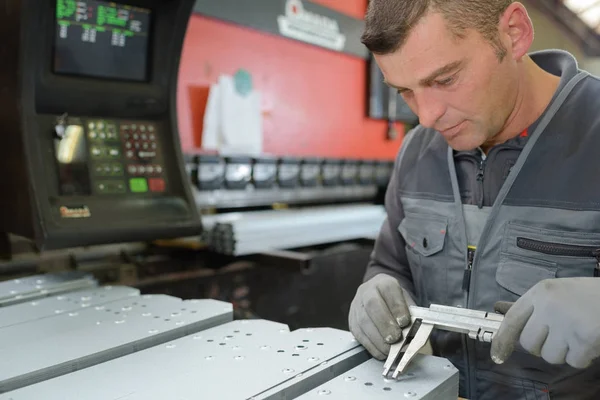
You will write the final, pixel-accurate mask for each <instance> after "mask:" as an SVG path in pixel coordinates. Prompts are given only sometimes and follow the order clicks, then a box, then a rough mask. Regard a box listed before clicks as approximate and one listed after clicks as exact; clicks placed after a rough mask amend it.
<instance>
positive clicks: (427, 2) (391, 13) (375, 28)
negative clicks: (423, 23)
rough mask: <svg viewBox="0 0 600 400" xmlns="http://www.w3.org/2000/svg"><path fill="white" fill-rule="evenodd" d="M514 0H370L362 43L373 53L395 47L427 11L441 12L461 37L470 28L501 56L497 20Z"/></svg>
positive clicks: (454, 32)
mask: <svg viewBox="0 0 600 400" xmlns="http://www.w3.org/2000/svg"><path fill="white" fill-rule="evenodd" d="M513 1H514V0H370V2H369V7H368V9H367V14H366V17H365V24H366V26H365V31H364V33H363V35H362V37H361V41H362V43H363V44H364V45H365V46H367V48H368V49H369V51H371V52H372V53H375V54H387V53H393V52H394V51H396V50H398V49H399V48H400V47H402V45H403V44H404V42H405V41H406V38H407V36H408V35H409V33H410V30H411V29H412V27H414V26H415V25H416V24H417V23H418V22H419V20H420V19H421V18H423V17H424V16H425V15H426V14H427V13H428V12H429V11H433V12H439V13H441V14H442V15H443V16H444V18H445V19H446V21H447V22H448V26H449V28H450V30H451V32H452V33H453V34H454V35H455V36H456V37H459V38H460V37H462V36H463V35H464V32H465V30H467V29H469V28H471V29H474V30H476V31H478V32H479V33H481V35H482V36H483V37H484V38H485V39H486V40H488V41H489V42H490V43H491V44H492V46H493V47H494V49H495V50H496V53H497V55H498V58H500V59H503V58H504V56H505V55H506V49H505V48H504V46H503V45H502V43H500V38H499V36H498V22H499V21H500V16H501V15H502V13H503V12H504V11H506V8H507V7H508V6H509V5H510V4H511V3H513Z"/></svg>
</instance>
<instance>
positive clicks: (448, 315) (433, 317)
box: [383, 304, 504, 379]
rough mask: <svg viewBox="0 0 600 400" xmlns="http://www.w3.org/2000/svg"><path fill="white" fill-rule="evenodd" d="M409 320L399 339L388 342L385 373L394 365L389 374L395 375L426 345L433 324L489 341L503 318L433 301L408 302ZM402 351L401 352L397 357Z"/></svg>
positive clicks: (499, 315) (385, 374) (401, 371)
mask: <svg viewBox="0 0 600 400" xmlns="http://www.w3.org/2000/svg"><path fill="white" fill-rule="evenodd" d="M409 310H410V316H411V323H410V325H409V326H407V327H406V328H404V329H403V330H402V339H401V340H400V341H399V342H398V343H396V344H393V345H392V346H391V349H390V354H389V356H388V358H387V360H386V362H385V364H384V366H383V376H385V377H387V376H388V374H389V373H390V371H391V370H392V368H393V367H394V366H396V363H397V366H396V368H395V370H394V373H393V375H392V377H393V378H394V379H397V378H398V375H400V374H402V373H403V372H404V370H405V369H406V366H407V365H408V363H409V362H410V361H411V360H412V359H413V358H414V356H415V355H416V354H417V353H418V352H419V350H421V348H423V346H425V344H426V343H427V340H429V335H431V331H433V329H434V328H436V329H442V330H445V331H451V332H458V333H465V334H468V335H469V337H470V338H471V339H475V340H479V341H481V342H491V341H492V339H493V338H494V336H495V335H496V332H498V329H499V328H500V324H501V323H502V321H503V320H504V316H503V315H501V314H494V313H488V312H485V311H477V310H468V309H464V308H459V307H449V306H442V305H437V304H432V305H431V306H430V307H429V308H424V307H417V306H410V307H409ZM403 352H404V356H402V358H400V360H398V359H399V357H400V356H401V355H402V353H403Z"/></svg>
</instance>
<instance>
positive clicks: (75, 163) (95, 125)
mask: <svg viewBox="0 0 600 400" xmlns="http://www.w3.org/2000/svg"><path fill="white" fill-rule="evenodd" d="M56 132H57V134H56V136H57V139H56V144H55V154H56V160H57V163H58V167H59V185H60V193H61V195H63V196H68V195H83V196H86V195H118V194H138V195H143V194H161V193H166V192H167V191H168V184H167V174H166V173H165V163H164V160H163V157H162V146H161V145H160V131H159V128H158V127H157V125H156V124H155V123H153V122H151V121H131V120H118V119H103V118H75V117H69V118H67V119H66V120H62V121H60V122H59V123H58V124H57V126H56Z"/></svg>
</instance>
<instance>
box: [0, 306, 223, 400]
mask: <svg viewBox="0 0 600 400" xmlns="http://www.w3.org/2000/svg"><path fill="white" fill-rule="evenodd" d="M232 318H233V307H232V305H231V304H229V303H224V302H221V301H216V300H185V301H184V300H181V299H178V298H175V297H171V296H166V295H145V296H138V297H131V298H127V299H123V300H117V301H114V302H111V303H109V304H104V305H99V306H94V307H87V308H85V309H82V310H78V311H72V312H66V313H61V314H58V315H55V316H53V317H48V318H43V319H38V320H34V321H30V322H25V323H21V324H18V325H13V326H9V327H5V328H3V329H0V393H3V392H6V391H10V390H14V389H17V388H20V387H24V386H27V385H31V384H34V383H37V382H41V381H43V380H46V379H50V378H53V377H57V376H60V375H63V374H66V373H69V372H71V371H77V370H79V369H82V368H87V367H90V366H92V365H96V364H99V363H103V362H106V361H108V360H112V359H114V358H117V357H122V356H124V355H127V354H131V353H134V352H136V351H140V350H143V349H147V348H149V347H152V346H156V345H159V344H162V343H165V342H168V341H171V340H174V339H176V338H180V337H183V336H185V335H189V334H191V333H196V332H199V331H201V330H203V329H207V328H210V327H213V326H216V325H219V324H222V323H225V322H227V321H231V320H232ZM136 368H137V366H136ZM159 368H160V370H161V372H162V373H164V372H165V369H164V368H165V366H164V365H159ZM128 369H131V365H128ZM128 373H129V372H127V373H126V372H125V371H123V374H122V375H119V374H116V375H115V374H113V373H112V372H111V373H109V374H108V375H107V376H110V377H111V379H114V377H116V376H126V375H127V374H128ZM92 387H94V389H93V390H96V389H97V387H96V385H95V384H94V385H92ZM60 397H61V398H63V399H64V398H65V397H64V395H61V396H60ZM67 397H68V396H67ZM86 397H87V396H86ZM86 397H84V398H86ZM37 398H38V399H40V398H48V396H46V395H45V394H44V395H40V396H38V397H37ZM72 398H82V397H81V396H73V397H72Z"/></svg>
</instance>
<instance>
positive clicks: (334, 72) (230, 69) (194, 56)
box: [178, 0, 587, 159]
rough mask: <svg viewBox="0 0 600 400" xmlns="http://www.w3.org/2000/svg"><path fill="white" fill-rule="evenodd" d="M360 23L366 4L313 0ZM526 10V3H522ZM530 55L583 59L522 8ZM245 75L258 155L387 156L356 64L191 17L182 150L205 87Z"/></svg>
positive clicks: (193, 131)
mask: <svg viewBox="0 0 600 400" xmlns="http://www.w3.org/2000/svg"><path fill="white" fill-rule="evenodd" d="M315 2H317V3H320V4H322V5H323V6H326V7H330V8H332V9H335V10H337V11H339V12H342V13H345V14H348V15H350V16H352V17H356V18H362V17H363V15H364V10H365V9H366V5H367V0H344V1H339V0H315ZM525 4H526V5H527V4H528V3H527V1H525ZM528 9H529V13H530V16H531V18H532V20H533V22H534V27H535V30H536V36H535V42H534V45H533V48H532V49H533V50H539V49H546V48H559V49H564V50H567V51H570V52H571V53H573V54H574V55H575V56H576V57H577V59H578V60H579V61H580V63H581V64H583V65H586V61H587V60H586V59H585V57H584V55H583V52H582V51H581V48H580V47H579V45H578V44H577V43H576V42H575V41H574V40H572V39H571V38H570V37H569V36H568V35H566V34H565V32H564V31H563V30H562V29H561V28H560V27H559V26H558V25H557V24H556V23H555V22H554V21H552V20H551V19H550V18H549V17H547V16H546V15H545V14H543V13H541V12H540V11H538V10H536V9H535V8H533V7H531V6H530V7H528ZM240 68H243V69H246V70H247V71H249V72H250V73H251V74H252V76H253V80H254V85H255V86H256V87H257V89H258V90H260V91H261V93H262V95H263V115H264V150H265V152H266V153H270V154H274V155H291V156H322V157H356V158H374V159H392V158H393V157H394V156H395V155H396V153H397V151H398V148H399V146H400V144H401V141H402V137H403V135H402V133H403V131H404V129H403V126H402V125H401V124H399V125H398V129H399V131H400V135H399V136H398V138H397V139H396V140H393V141H390V140H388V139H387V138H386V132H387V126H386V123H385V122H384V121H375V120H371V119H369V118H367V117H366V107H367V90H366V85H367V72H366V63H365V61H364V60H361V59H359V58H354V57H351V56H348V55H345V54H340V53H335V52H331V51H328V50H325V49H321V48H318V47H315V46H311V45H307V44H304V43H299V42H296V41H293V40H289V39H285V38H282V37H277V36H274V35H269V34H267V33H263V32H259V31H256V30H252V29H249V28H245V27H241V26H237V25H233V24H229V23H225V22H222V21H217V20H213V19H209V18H205V17H203V16H200V15H197V14H196V15H194V16H193V17H192V19H191V21H190V24H189V28H188V32H187V36H186V40H185V43H184V48H183V54H182V60H181V69H180V75H179V90H178V106H179V129H180V134H181V141H182V147H183V149H184V150H192V149H196V148H199V147H200V143H201V131H202V117H203V111H204V104H205V102H206V96H207V94H208V87H209V85H210V84H211V83H214V82H216V80H217V78H218V76H219V75H220V74H233V73H235V71H237V70H238V69H240Z"/></svg>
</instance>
